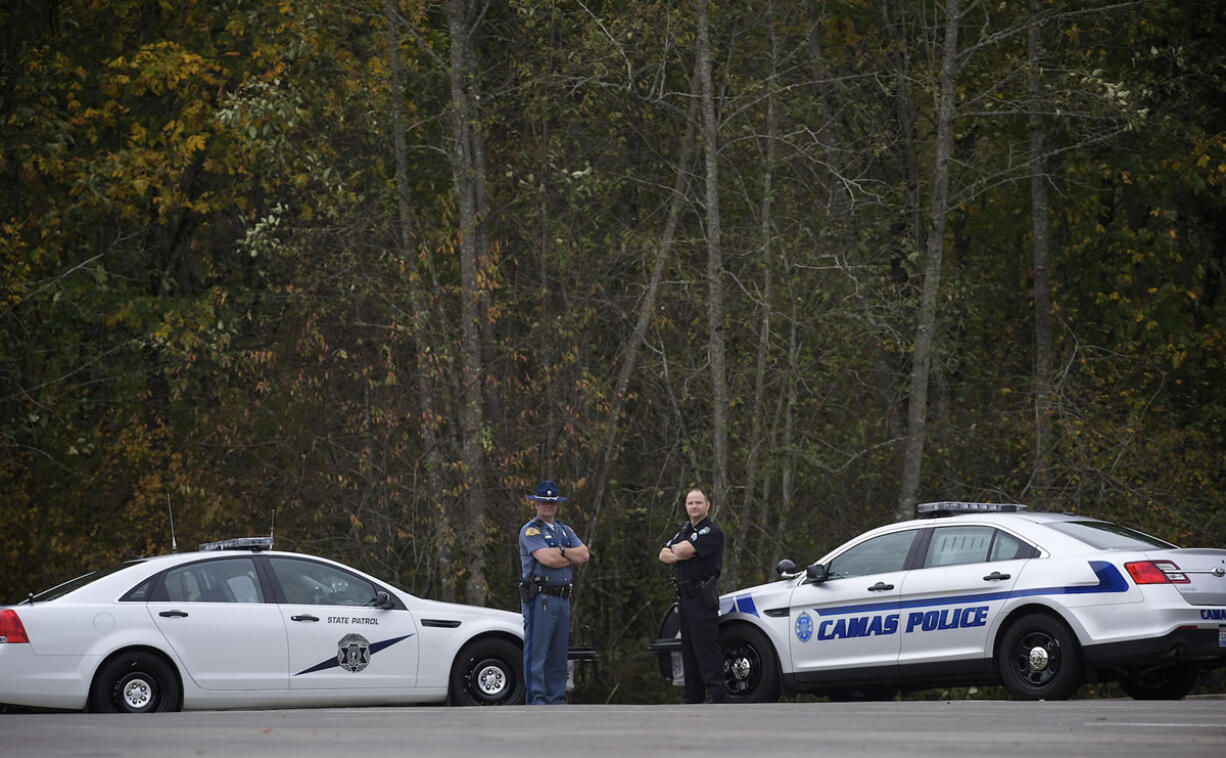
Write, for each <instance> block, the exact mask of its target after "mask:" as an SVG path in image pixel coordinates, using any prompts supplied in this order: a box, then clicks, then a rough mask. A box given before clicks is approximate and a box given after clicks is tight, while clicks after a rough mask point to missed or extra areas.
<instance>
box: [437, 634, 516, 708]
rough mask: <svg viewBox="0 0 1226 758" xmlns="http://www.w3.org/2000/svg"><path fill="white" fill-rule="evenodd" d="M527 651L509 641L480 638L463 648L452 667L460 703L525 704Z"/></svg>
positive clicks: (455, 699) (456, 699) (454, 699)
mask: <svg viewBox="0 0 1226 758" xmlns="http://www.w3.org/2000/svg"><path fill="white" fill-rule="evenodd" d="M523 655H524V654H523V651H522V650H520V648H519V646H518V645H515V644H513V643H511V642H508V641H507V640H500V639H487V640H478V641H477V642H474V643H473V644H471V645H469V646H468V647H466V648H464V649H463V650H461V651H460V654H459V655H458V656H456V662H455V665H453V666H452V667H451V701H452V702H453V703H455V704H456V705H522V704H523V702H524V673H523V667H524V664H523Z"/></svg>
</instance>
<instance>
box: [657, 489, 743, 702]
mask: <svg viewBox="0 0 1226 758" xmlns="http://www.w3.org/2000/svg"><path fill="white" fill-rule="evenodd" d="M710 511H711V501H710V500H708V499H707V496H706V494H705V493H703V491H702V490H699V489H693V490H690V491H689V492H688V493H686V496H685V512H686V514H687V515H688V516H689V517H690V520H689V521H687V522H686V523H685V525H684V526H682V527H681V531H679V532H677V534H675V535H674V536H673V538H672V539H671V540H669V541H668V542H667V543H666V544H665V545H664V547H663V549H661V550H660V561H661V562H662V563H667V564H670V565H672V566H673V567H674V568H675V569H676V572H677V574H676V583H677V611H678V613H679V615H680V617H681V663H682V665H683V667H684V669H685V695H684V697H683V698H682V700H681V702H683V703H722V702H724V697H725V694H726V692H727V690H726V688H725V687H724V662H723V657H724V655H723V651H722V650H721V649H720V645H719V590H718V589H717V588H716V584H717V583H718V581H719V573H720V571H721V570H722V569H723V566H724V533H723V532H721V531H720V530H719V527H718V526H716V525H715V524H714V522H712V521H711V519H710V518H708V516H707V514H708V513H710Z"/></svg>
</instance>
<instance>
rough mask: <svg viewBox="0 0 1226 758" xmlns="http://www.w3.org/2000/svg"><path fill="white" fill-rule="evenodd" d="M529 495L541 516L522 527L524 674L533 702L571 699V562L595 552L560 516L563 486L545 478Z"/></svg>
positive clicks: (572, 563) (543, 703)
mask: <svg viewBox="0 0 1226 758" xmlns="http://www.w3.org/2000/svg"><path fill="white" fill-rule="evenodd" d="M528 499H529V500H532V501H534V502H535V504H536V518H534V519H532V520H531V521H529V522H528V523H526V524H524V525H523V527H521V528H520V530H519V560H520V566H521V570H520V583H519V599H520V607H521V608H522V610H523V614H524V679H525V683H526V684H527V695H526V698H525V699H526V702H527V704H528V705H555V704H562V703H565V702H566V653H567V649H568V648H569V646H570V598H571V595H572V594H573V592H574V584H573V580H574V576H573V574H572V571H571V566H573V565H575V564H577V563H584V562H586V561H587V559H588V558H589V557H590V555H589V553H588V549H587V546H586V545H584V544H583V542H582V541H580V539H579V537H578V535H576V534H575V532H574V531H573V530H572V529H571V528H570V527H568V526H567V525H566V524H563V523H562V522H561V521H558V520H557V518H555V517H556V516H557V513H558V503H564V502H566V498H564V497H562V496H561V495H559V494H558V485H556V484H554V483H553V482H550V481H544V482H541V483H540V484H538V485H536V492H535V494H532V495H528Z"/></svg>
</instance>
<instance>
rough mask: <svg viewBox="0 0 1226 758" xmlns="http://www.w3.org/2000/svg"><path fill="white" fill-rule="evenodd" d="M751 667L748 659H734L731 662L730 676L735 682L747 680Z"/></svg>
mask: <svg viewBox="0 0 1226 758" xmlns="http://www.w3.org/2000/svg"><path fill="white" fill-rule="evenodd" d="M752 670H753V666H752V665H751V664H750V663H749V659H748V658H745V657H740V658H734V659H733V660H732V675H733V676H734V677H736V679H737V681H744V680H745V679H748V678H749V674H750V673H751V672H752Z"/></svg>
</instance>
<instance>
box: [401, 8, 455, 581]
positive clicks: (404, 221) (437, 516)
mask: <svg viewBox="0 0 1226 758" xmlns="http://www.w3.org/2000/svg"><path fill="white" fill-rule="evenodd" d="M383 12H384V18H385V19H386V21H387V33H388V41H387V57H388V62H389V67H390V69H391V76H392V129H393V131H394V133H395V138H394V141H393V149H394V151H395V154H396V199H397V211H398V216H397V220H398V224H399V231H400V234H399V240H398V242H399V245H400V248H399V250H398V253H399V256H400V260H401V261H403V263H404V266H405V268H406V270H407V271H408V272H409V274H408V279H409V312H410V314H411V316H412V319H413V321H412V329H413V339H414V340H415V343H416V350H415V355H416V366H415V372H414V373H415V374H416V381H417V395H418V402H419V403H420V404H421V409H420V411H419V414H420V416H419V429H420V433H421V439H422V445H423V446H424V447H425V461H426V486H427V488H428V489H429V493H428V494H427V496H426V500H427V502H428V503H429V505H428V507H429V508H431V509H432V510H433V514H432V519H431V523H432V524H433V525H434V527H433V530H432V535H431V537H432V539H431V543H432V544H433V552H434V557H433V561H432V566H431V570H430V573H431V574H433V576H434V577H435V579H436V580H437V582H438V587H439V594H440V596H441V597H442V598H443V599H444V600H449V601H450V600H455V572H454V571H452V570H451V544H452V542H453V541H454V537H453V535H452V534H451V519H450V516H449V510H450V509H449V508H448V505H449V504H448V503H446V502H445V501H444V500H443V498H442V493H443V491H444V487H443V474H442V470H443V469H442V463H441V461H440V458H439V452H438V434H437V432H436V426H435V424H436V422H435V419H436V418H437V416H438V412H437V410H436V408H437V405H438V401H437V399H436V398H435V393H434V386H433V383H432V381H431V377H430V369H429V363H428V362H427V361H426V355H427V353H428V351H429V349H430V341H429V340H428V339H427V338H426V334H427V329H426V326H427V319H428V315H429V314H428V312H427V310H426V305H425V301H426V297H425V293H424V292H423V291H422V286H421V278H420V277H419V276H417V274H416V269H417V262H416V256H414V254H413V216H412V211H411V209H410V207H409V161H408V152H407V148H406V146H405V139H404V133H405V124H404V103H403V102H402V101H401V98H402V97H403V94H404V82H403V74H402V64H401V61H400V42H399V35H398V34H397V32H396V21H395V18H396V14H395V11H394V9H393V7H392V2H391V0H384V2H383Z"/></svg>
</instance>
